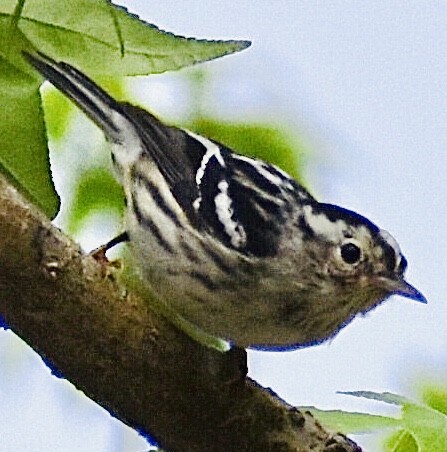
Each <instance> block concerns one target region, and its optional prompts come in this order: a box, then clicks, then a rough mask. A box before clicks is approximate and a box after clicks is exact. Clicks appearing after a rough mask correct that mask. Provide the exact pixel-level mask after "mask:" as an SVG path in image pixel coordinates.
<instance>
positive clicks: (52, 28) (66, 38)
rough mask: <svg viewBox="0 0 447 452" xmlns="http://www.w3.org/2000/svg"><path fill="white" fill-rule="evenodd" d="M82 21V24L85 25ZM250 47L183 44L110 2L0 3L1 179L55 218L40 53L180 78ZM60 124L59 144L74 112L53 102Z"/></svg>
mask: <svg viewBox="0 0 447 452" xmlns="http://www.w3.org/2000/svg"><path fill="white" fill-rule="evenodd" d="M80 18H82V20H80ZM249 45H250V43H249V42H247V41H207V40H195V39H192V38H188V39H187V38H183V37H180V36H175V35H173V34H171V33H166V32H163V31H161V30H159V29H158V28H157V27H155V26H154V25H151V24H147V23H145V22H143V21H141V20H140V19H138V17H137V16H135V15H131V14H128V13H127V12H126V10H125V9H123V8H120V7H117V6H114V5H112V4H111V3H110V2H108V1H105V0H73V1H70V2H68V1H60V0H28V1H25V0H2V1H1V3H0V85H1V87H0V105H1V107H2V108H1V116H0V134H1V143H0V171H2V172H4V173H5V174H6V175H7V176H8V177H9V178H10V180H11V181H12V182H13V183H15V185H16V186H17V187H18V188H19V189H21V190H22V191H23V192H24V193H25V194H26V195H27V196H28V198H29V199H30V200H31V201H33V202H34V203H36V204H38V205H39V206H40V207H41V209H42V210H43V211H44V212H45V213H46V214H47V215H48V216H49V217H54V216H55V214H56V213H57V211H58V208H59V198H58V196H57V194H56V192H55V190H54V186H53V183H52V179H51V172H50V166H49V160H48V151H47V147H46V137H45V129H44V125H43V124H44V123H43V115H42V109H41V106H40V99H39V94H38V86H39V83H40V81H41V79H40V78H39V77H38V75H37V74H36V73H35V71H34V70H33V69H31V67H30V66H29V65H28V64H27V63H26V62H25V61H24V60H23V58H22V55H21V52H22V51H23V50H28V51H30V50H32V49H38V50H40V51H43V52H44V53H48V54H49V55H51V56H52V57H54V58H56V59H60V60H65V61H67V62H71V63H74V64H75V65H77V66H78V67H80V68H81V69H82V70H83V71H86V72H88V73H90V74H92V73H93V74H97V75H98V76H99V75H102V76H108V77H112V76H123V75H141V74H149V73H159V72H164V71H167V70H175V69H179V68H182V67H184V66H188V65H191V64H195V63H198V62H202V61H207V60H210V59H213V58H217V57H220V56H223V55H227V54H230V53H233V52H237V51H240V50H242V49H245V48H246V47H248V46H249ZM48 102H49V104H50V105H51V107H54V110H53V111H52V112H51V113H48V117H51V116H52V117H53V118H54V117H57V118H58V120H57V121H53V122H52V124H53V127H52V129H51V130H50V133H51V135H52V136H53V137H54V138H58V137H60V136H61V134H62V133H63V131H64V130H65V127H66V124H67V121H68V118H69V111H70V110H69V108H66V104H65V105H64V101H62V100H61V98H60V97H56V96H53V95H50V98H49V99H48Z"/></svg>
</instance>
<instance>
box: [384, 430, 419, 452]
mask: <svg viewBox="0 0 447 452" xmlns="http://www.w3.org/2000/svg"><path fill="white" fill-rule="evenodd" d="M384 449H385V450H386V451H389V452H418V445H417V444H416V441H415V440H414V438H413V435H412V434H411V433H410V432H408V431H407V430H399V431H397V432H396V433H393V434H392V435H391V436H390V437H389V438H387V439H386V441H385V444H384Z"/></svg>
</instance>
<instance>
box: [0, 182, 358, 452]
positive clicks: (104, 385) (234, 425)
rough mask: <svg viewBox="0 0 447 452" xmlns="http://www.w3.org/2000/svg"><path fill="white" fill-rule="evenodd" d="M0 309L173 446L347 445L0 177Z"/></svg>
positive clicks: (120, 412)
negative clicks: (135, 287) (133, 285)
mask: <svg viewBox="0 0 447 452" xmlns="http://www.w3.org/2000/svg"><path fill="white" fill-rule="evenodd" d="M0 268H1V272H0V314H1V315H3V317H4V318H5V320H6V322H7V323H8V325H9V326H11V328H12V329H13V330H14V331H15V332H16V333H17V334H18V335H19V336H21V337H22V338H23V339H24V340H25V341H26V342H27V343H28V344H30V345H31V346H32V347H33V349H34V350H36V351H37V352H38V353H39V354H40V355H41V356H42V357H43V358H44V359H45V360H46V361H47V362H50V363H52V365H54V366H55V367H56V368H57V369H58V371H60V372H61V373H62V374H63V376H64V377H65V378H67V379H68V380H70V381H71V382H72V383H73V384H74V385H76V387H77V388H78V389H80V390H82V391H84V392H85V394H87V395H88V396H89V397H90V398H92V399H93V400H95V401H96V402H97V403H99V404H100V405H101V406H103V407H104V408H106V409H107V410H109V411H110V412H111V413H113V414H114V415H115V416H116V417H117V418H119V419H121V420H122V421H124V422H125V423H126V424H128V425H130V426H131V427H134V428H138V429H142V430H144V431H146V432H149V433H150V434H151V435H152V436H153V437H155V438H156V439H157V441H159V443H160V444H161V446H162V447H163V448H165V449H166V450H169V451H181V452H184V451H200V452H203V451H210V452H213V451H216V452H217V451H250V450H253V451H258V450H259V451H261V450H262V451H309V450H312V451H353V450H358V449H356V446H355V445H354V444H353V443H352V442H351V441H350V440H348V439H346V438H345V437H344V436H342V435H335V436H334V435H332V434H331V433H330V432H327V431H326V430H325V429H323V428H322V427H321V425H320V424H319V423H318V422H317V421H316V420H315V419H314V418H313V417H312V415H311V414H310V413H307V412H300V411H299V410H297V409H295V408H293V407H291V406H288V405H287V404H286V403H285V402H283V401H281V400H280V399H279V398H278V397H277V396H276V395H275V394H273V393H272V392H271V391H269V390H267V389H264V388H261V387H260V386H259V385H257V383H256V382H254V381H253V380H251V379H249V378H247V377H245V372H244V367H245V353H243V352H241V351H240V350H238V349H235V350H233V351H232V352H229V353H220V352H218V351H215V350H212V349H208V348H206V347H203V346H201V345H200V344H198V343H196V342H194V341H192V340H191V339H190V338H189V337H188V336H186V335H185V334H184V333H182V332H180V331H179V330H177V329H176V328H175V327H174V326H172V325H171V324H170V323H169V322H168V321H167V320H165V319H164V318H161V317H160V316H158V315H156V314H154V313H153V312H152V311H151V310H150V308H149V306H148V302H147V301H144V300H143V299H141V298H139V297H138V296H137V295H134V294H131V293H127V292H126V291H125V290H124V289H123V288H122V287H120V286H119V285H118V284H117V283H116V281H115V280H114V279H113V278H110V277H104V274H103V271H102V267H101V265H100V264H98V263H97V262H96V261H95V260H94V259H92V258H91V257H90V256H87V255H85V254H83V253H82V252H81V251H80V249H79V248H78V246H77V245H76V244H75V243H73V242H72V241H71V240H70V239H69V238H68V237H66V236H65V235H64V234H63V233H61V232H60V231H59V230H58V229H56V228H55V227H53V226H52V225H51V224H50V223H49V222H48V221H47V220H46V219H45V218H44V217H43V215H42V214H41V213H40V212H39V211H38V210H37V209H36V208H35V207H33V206H32V205H30V204H29V203H28V202H27V201H26V200H25V199H24V198H23V197H22V196H21V194H20V193H18V192H17V190H16V189H15V188H13V187H12V186H11V185H10V184H8V182H7V181H6V180H5V178H4V177H3V176H1V175H0Z"/></svg>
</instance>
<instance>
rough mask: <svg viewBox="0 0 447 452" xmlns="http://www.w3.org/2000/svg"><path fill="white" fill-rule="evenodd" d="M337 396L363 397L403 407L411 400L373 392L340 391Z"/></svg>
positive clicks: (389, 393) (386, 393) (387, 393)
mask: <svg viewBox="0 0 447 452" xmlns="http://www.w3.org/2000/svg"><path fill="white" fill-rule="evenodd" d="M337 394H344V395H350V396H353V397H361V398H363V399H371V400H377V401H378V402H384V403H388V404H391V405H403V404H404V403H408V402H409V400H408V399H406V398H405V397H403V396H400V395H397V394H393V393H391V392H373V391H338V392H337Z"/></svg>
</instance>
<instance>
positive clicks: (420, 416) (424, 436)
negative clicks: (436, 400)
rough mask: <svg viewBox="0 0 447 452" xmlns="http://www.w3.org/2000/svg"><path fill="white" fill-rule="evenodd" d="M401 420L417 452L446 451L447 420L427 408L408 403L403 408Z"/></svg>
mask: <svg viewBox="0 0 447 452" xmlns="http://www.w3.org/2000/svg"><path fill="white" fill-rule="evenodd" d="M402 420H403V422H404V424H405V426H406V428H407V430H408V431H409V432H411V434H412V435H413V437H414V439H415V441H416V444H417V446H418V451H419V452H445V451H446V450H447V431H446V429H447V427H446V425H447V418H446V416H445V415H443V414H441V413H440V412H439V411H436V410H433V409H432V408H429V407H427V406H421V405H416V404H413V403H408V404H405V405H404V406H403V410H402Z"/></svg>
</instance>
